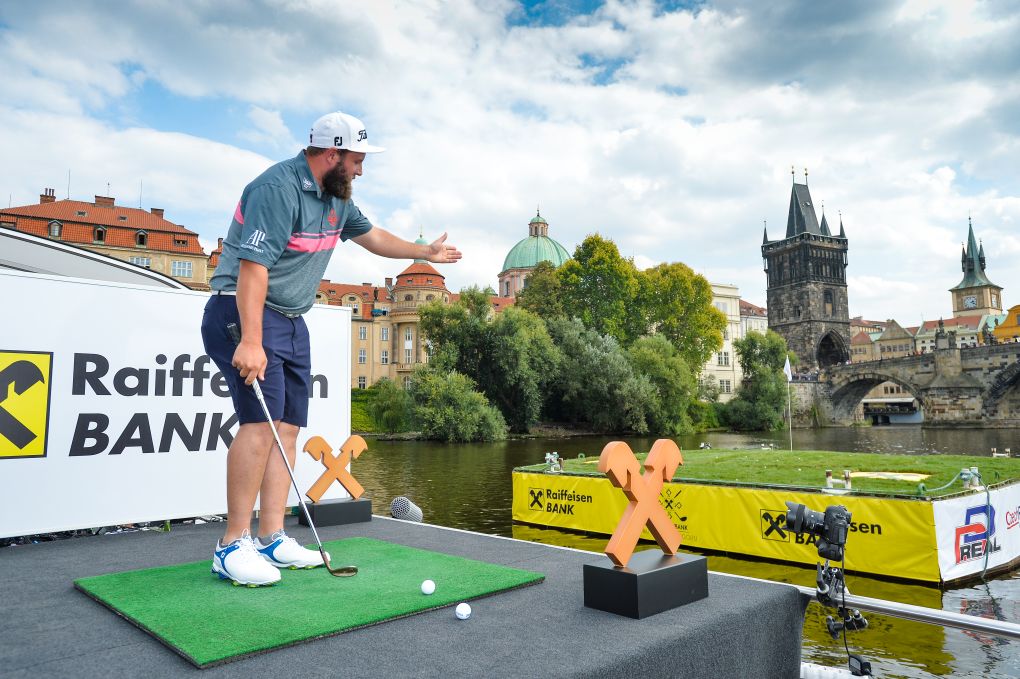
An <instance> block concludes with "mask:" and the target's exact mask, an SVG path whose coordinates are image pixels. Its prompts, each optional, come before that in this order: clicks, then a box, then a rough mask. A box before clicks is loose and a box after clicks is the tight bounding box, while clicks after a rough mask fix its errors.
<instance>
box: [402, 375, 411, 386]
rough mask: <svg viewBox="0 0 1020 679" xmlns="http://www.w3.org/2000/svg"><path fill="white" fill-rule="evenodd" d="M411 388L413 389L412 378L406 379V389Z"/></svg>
mask: <svg viewBox="0 0 1020 679" xmlns="http://www.w3.org/2000/svg"><path fill="white" fill-rule="evenodd" d="M410 388H411V378H410V377H404V389H410Z"/></svg>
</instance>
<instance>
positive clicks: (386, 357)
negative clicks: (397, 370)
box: [379, 349, 390, 365]
mask: <svg viewBox="0 0 1020 679" xmlns="http://www.w3.org/2000/svg"><path fill="white" fill-rule="evenodd" d="M379 362H380V363H382V364H383V365H389V364H390V352H389V350H388V349H383V350H382V352H381V353H380V354H379Z"/></svg>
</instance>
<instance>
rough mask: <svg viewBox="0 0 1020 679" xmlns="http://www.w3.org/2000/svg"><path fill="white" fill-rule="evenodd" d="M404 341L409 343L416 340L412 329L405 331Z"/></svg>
mask: <svg viewBox="0 0 1020 679" xmlns="http://www.w3.org/2000/svg"><path fill="white" fill-rule="evenodd" d="M404 339H405V340H407V341H408V342H410V341H411V340H413V339H414V331H413V330H411V329H410V328H407V329H405V330H404Z"/></svg>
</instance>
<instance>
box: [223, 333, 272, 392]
mask: <svg viewBox="0 0 1020 679" xmlns="http://www.w3.org/2000/svg"><path fill="white" fill-rule="evenodd" d="M268 362H269V361H268V359H266V351H265V349H263V348H262V345H261V344H259V343H257V342H245V341H244V340H243V339H242V340H241V343H240V344H238V345H237V349H235V350H234V359H233V360H232V361H231V362H230V364H231V365H232V366H234V367H235V368H237V371H238V372H239V373H241V377H242V378H244V383H245V384H247V385H249V386H250V385H251V383H252V382H254V381H255V378H256V377H257V378H259V379H260V380H264V379H266V364H267V363H268Z"/></svg>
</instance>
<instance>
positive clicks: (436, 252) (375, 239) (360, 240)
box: [351, 226, 461, 264]
mask: <svg viewBox="0 0 1020 679" xmlns="http://www.w3.org/2000/svg"><path fill="white" fill-rule="evenodd" d="M351 240H353V241H354V242H355V243H357V244H358V245H360V246H361V247H363V248H365V249H366V250H368V251H369V252H371V253H372V254H374V255H379V256H380V257H389V258H391V259H424V260H427V261H429V262H433V263H435V264H453V263H455V262H456V261H457V260H458V259H460V258H461V253H460V250H458V249H457V248H455V247H454V246H452V245H449V244H447V243H446V234H445V233H444V234H443V235H442V236H440V237H439V238H437V239H436V240H434V241H432V242H431V243H430V244H428V245H419V244H417V243H411V242H409V241H406V240H404V239H402V238H397V237H396V236H394V235H393V234H392V233H390V232H389V231H387V230H386V229H381V228H379V227H378V226H374V227H372V230H371V231H369V232H368V233H363V234H361V235H360V236H355V237H354V238H352V239H351Z"/></svg>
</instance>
